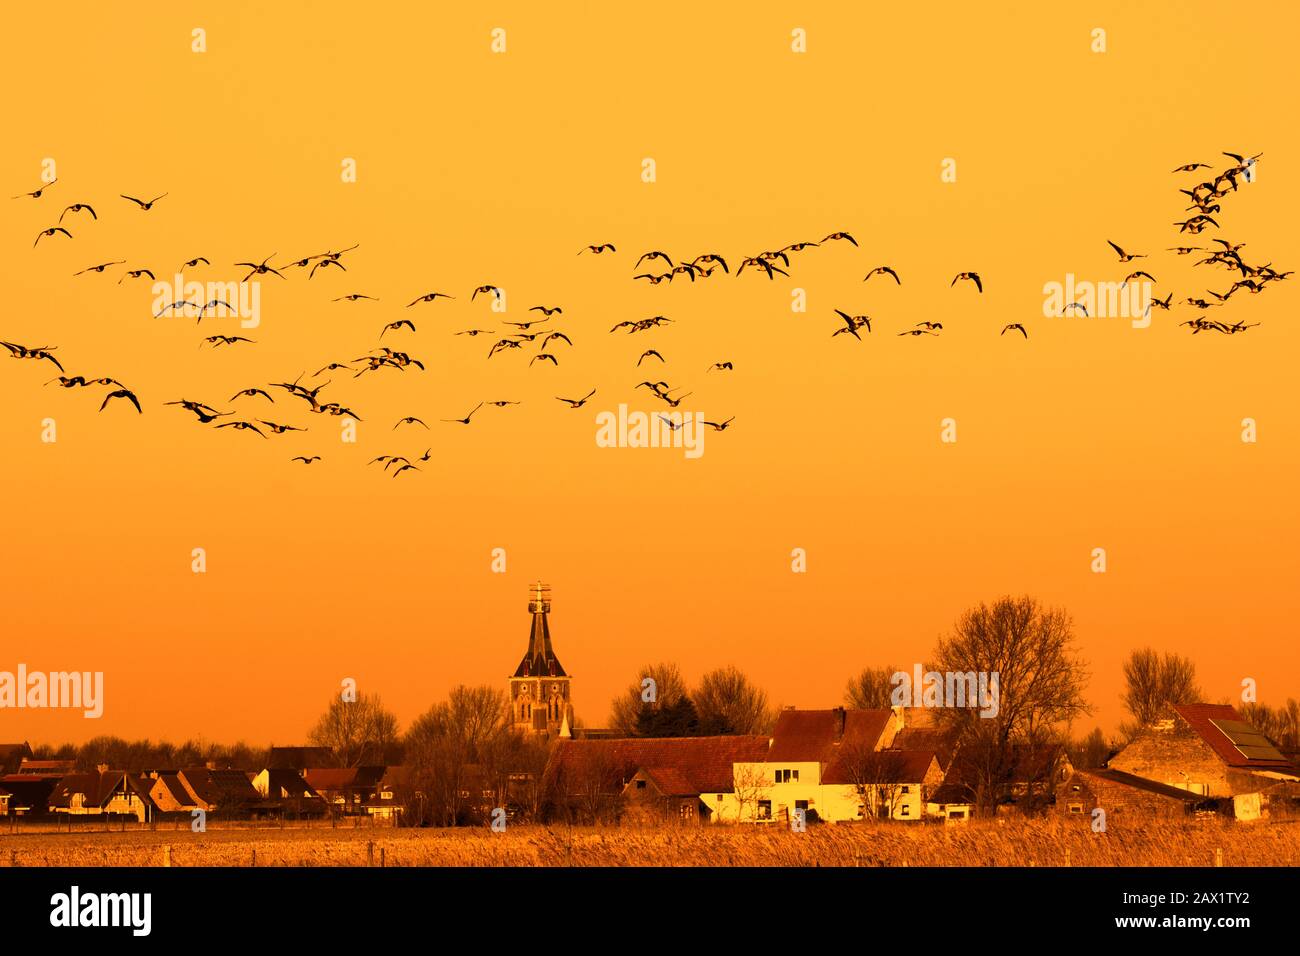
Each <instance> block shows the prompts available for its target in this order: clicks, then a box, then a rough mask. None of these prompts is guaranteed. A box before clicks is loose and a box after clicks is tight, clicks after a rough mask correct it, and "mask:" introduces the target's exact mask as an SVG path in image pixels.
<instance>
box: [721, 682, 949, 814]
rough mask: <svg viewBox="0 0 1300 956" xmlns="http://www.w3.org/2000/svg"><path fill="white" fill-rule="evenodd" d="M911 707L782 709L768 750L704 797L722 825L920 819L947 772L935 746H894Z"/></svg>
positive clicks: (737, 768)
mask: <svg viewBox="0 0 1300 956" xmlns="http://www.w3.org/2000/svg"><path fill="white" fill-rule="evenodd" d="M907 710H908V709H906V708H895V709H892V710H891V709H889V708H881V709H874V710H845V709H844V708H842V707H836V708H834V709H832V710H795V709H793V708H790V709H787V710H784V711H782V712H781V714H780V716H779V717H778V718H777V723H776V727H775V728H774V729H773V731H772V737H771V740H770V743H769V746H768V748H767V749H766V751H765V752H764V753H762V754H761V756H760V757H759V758H758V759H754V760H748V761H737V762H736V764H735V766H734V767H733V772H732V784H733V786H732V787H731V789H730V790H729V791H721V792H717V793H713V794H705V795H704V796H703V797H702V800H703V802H704V803H705V805H706V806H707V807H708V808H709V811H710V816H711V817H712V818H713V819H715V820H717V821H719V822H724V821H725V822H766V821H781V822H785V823H788V822H789V821H790V820H791V818H792V817H793V816H794V815H795V811H798V810H802V811H804V819H805V820H807V821H815V820H820V821H825V822H832V823H835V822H843V821H850V820H862V819H865V818H867V817H881V818H886V819H894V820H920V819H922V818H923V817H924V816H925V809H926V803H927V801H926V795H927V794H928V792H929V791H930V790H932V789H934V788H936V787H938V786H939V784H940V783H941V782H942V781H943V770H942V768H941V766H940V762H939V757H938V755H937V753H936V752H935V751H934V750H931V749H924V750H902V749H898V748H895V747H894V746H893V744H894V742H895V740H896V738H897V736H898V734H899V733H900V731H902V730H903V729H904V728H905V727H906V719H907V718H906V711H907ZM913 739H921V738H919V737H917V736H915V735H914V738H913ZM927 739H928V738H927Z"/></svg>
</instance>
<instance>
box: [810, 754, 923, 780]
mask: <svg viewBox="0 0 1300 956" xmlns="http://www.w3.org/2000/svg"><path fill="white" fill-rule="evenodd" d="M872 757H873V759H874V762H875V772H874V773H872V774H871V775H870V776H869V778H867V780H861V781H860V782H871V783H921V782H923V781H924V780H925V775H926V773H927V772H928V771H929V769H930V764H931V763H933V762H935V760H936V755H935V752H934V751H933V750H894V749H892V748H891V749H889V750H877V751H875V752H874V753H873V754H872ZM845 764H846V761H845V760H836V761H835V762H834V763H832V764H830V765H829V766H828V767H827V768H826V770H825V772H824V773H823V774H822V783H830V784H839V783H854V782H859V781H855V780H854V775H853V774H852V773H851V772H850V770H849V769H848V767H847V766H845Z"/></svg>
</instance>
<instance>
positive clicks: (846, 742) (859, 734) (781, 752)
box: [765, 707, 893, 764]
mask: <svg viewBox="0 0 1300 956" xmlns="http://www.w3.org/2000/svg"><path fill="white" fill-rule="evenodd" d="M892 717H893V713H892V712H891V711H890V710H889V709H888V708H880V709H875V710H845V709H844V708H842V707H837V708H835V709H834V710H783V711H781V714H780V716H779V717H777V719H776V728H775V729H774V730H773V731H772V749H771V750H770V751H769V752H768V754H767V757H766V758H765V759H766V760H767V762H768V763H821V764H832V763H834V762H835V759H836V755H837V754H838V753H839V751H840V749H841V748H845V749H848V748H854V749H859V748H866V749H869V750H874V749H875V748H876V744H877V743H878V742H879V741H880V735H881V734H883V733H884V732H885V728H886V727H887V726H888V724H889V721H890V719H891V718H892Z"/></svg>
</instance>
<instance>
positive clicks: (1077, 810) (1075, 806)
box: [1070, 803, 1083, 813]
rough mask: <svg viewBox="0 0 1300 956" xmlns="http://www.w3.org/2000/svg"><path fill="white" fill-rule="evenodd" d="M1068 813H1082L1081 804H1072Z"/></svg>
mask: <svg viewBox="0 0 1300 956" xmlns="http://www.w3.org/2000/svg"><path fill="white" fill-rule="evenodd" d="M1070 812H1071V813H1082V812H1083V804H1082V803H1072V804H1070Z"/></svg>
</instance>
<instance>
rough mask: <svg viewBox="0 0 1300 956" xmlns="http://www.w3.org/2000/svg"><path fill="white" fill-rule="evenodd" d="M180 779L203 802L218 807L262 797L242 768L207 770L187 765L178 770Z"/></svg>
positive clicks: (250, 801) (249, 801)
mask: <svg viewBox="0 0 1300 956" xmlns="http://www.w3.org/2000/svg"><path fill="white" fill-rule="evenodd" d="M179 776H180V778H181V781H182V782H183V783H184V784H185V786H186V787H187V788H189V789H190V790H191V791H193V793H194V795H195V796H197V797H198V798H199V799H200V800H202V801H203V802H204V803H209V804H212V805H214V806H216V807H218V808H220V807H222V806H223V805H227V804H232V803H233V804H241V803H252V802H255V801H257V800H260V799H262V795H261V794H260V793H258V792H257V791H256V790H255V789H254V788H253V785H252V783H251V782H249V779H248V774H246V773H244V771H242V770H209V769H208V768H207V767H187V768H186V769H184V770H182V771H180V774H179Z"/></svg>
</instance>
